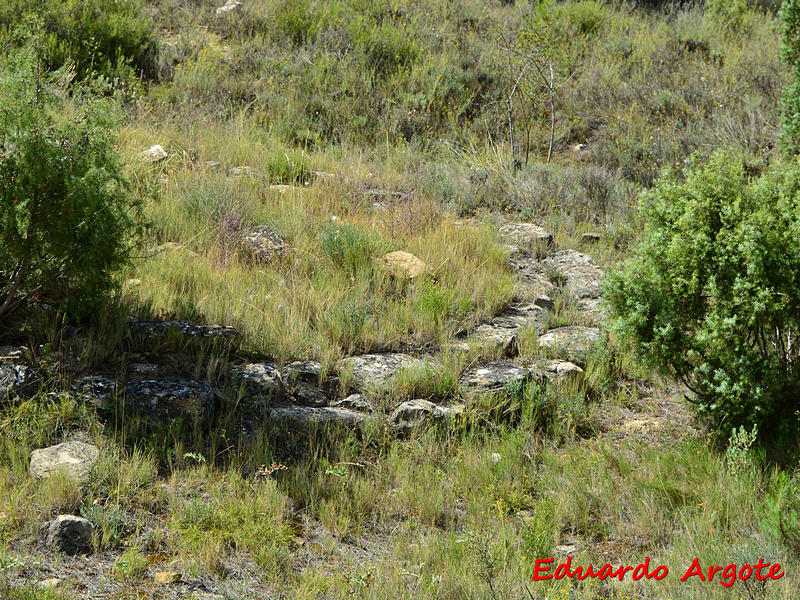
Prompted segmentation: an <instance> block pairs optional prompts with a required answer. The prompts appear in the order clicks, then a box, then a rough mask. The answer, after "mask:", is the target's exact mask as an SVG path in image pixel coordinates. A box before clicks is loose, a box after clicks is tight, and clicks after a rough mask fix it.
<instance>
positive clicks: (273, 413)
mask: <svg viewBox="0 0 800 600" xmlns="http://www.w3.org/2000/svg"><path fill="white" fill-rule="evenodd" d="M267 415H268V416H269V417H270V418H271V419H274V420H276V421H284V422H289V423H291V424H293V425H300V426H307V425H326V424H335V425H345V426H349V427H353V426H356V425H358V424H360V423H361V422H362V421H364V419H366V418H367V416H366V415H365V414H363V413H358V412H355V411H352V410H348V409H346V408H341V407H336V406H322V407H310V406H274V407H271V408H269V409H267Z"/></svg>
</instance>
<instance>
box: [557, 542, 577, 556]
mask: <svg viewBox="0 0 800 600" xmlns="http://www.w3.org/2000/svg"><path fill="white" fill-rule="evenodd" d="M577 550H578V546H576V545H575V544H561V545H560V546H556V547H555V552H556V554H559V555H563V556H569V555H570V554H574V553H575V552H576V551H577Z"/></svg>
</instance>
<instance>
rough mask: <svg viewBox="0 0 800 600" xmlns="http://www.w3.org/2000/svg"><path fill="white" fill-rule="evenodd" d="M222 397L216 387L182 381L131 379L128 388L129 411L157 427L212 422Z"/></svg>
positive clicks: (169, 378) (175, 379)
mask: <svg viewBox="0 0 800 600" xmlns="http://www.w3.org/2000/svg"><path fill="white" fill-rule="evenodd" d="M220 396H221V394H220V391H219V389H218V388H216V387H214V386H212V385H208V384H206V383H203V382H200V381H195V380H193V379H180V378H178V377H162V378H160V379H131V380H130V381H128V383H127V385H126V386H125V406H126V408H129V409H131V410H133V411H135V412H137V413H139V414H140V415H142V416H143V417H145V418H146V419H148V420H150V421H151V422H154V423H163V421H164V419H172V418H176V417H188V418H195V419H205V418H208V417H210V416H211V415H212V414H213V412H214V410H215V409H216V403H217V401H218V400H219V399H220Z"/></svg>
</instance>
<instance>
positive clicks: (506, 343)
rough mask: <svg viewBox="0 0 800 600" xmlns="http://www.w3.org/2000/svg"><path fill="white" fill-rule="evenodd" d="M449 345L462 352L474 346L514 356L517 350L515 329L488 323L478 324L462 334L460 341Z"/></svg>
mask: <svg viewBox="0 0 800 600" xmlns="http://www.w3.org/2000/svg"><path fill="white" fill-rule="evenodd" d="M450 347H451V348H452V349H453V350H461V351H463V352H468V351H470V350H472V349H475V348H483V349H490V350H497V351H498V352H499V353H500V354H501V355H502V356H515V355H516V354H517V353H518V351H519V349H518V347H517V331H516V329H509V328H507V327H498V326H496V325H490V324H488V323H484V324H483V325H480V326H479V327H478V328H477V329H475V330H474V331H472V332H471V333H470V334H469V335H466V336H464V337H463V339H462V341H458V342H455V343H453V344H452V345H451V346H450Z"/></svg>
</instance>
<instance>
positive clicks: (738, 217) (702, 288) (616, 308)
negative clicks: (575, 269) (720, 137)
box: [606, 152, 800, 442]
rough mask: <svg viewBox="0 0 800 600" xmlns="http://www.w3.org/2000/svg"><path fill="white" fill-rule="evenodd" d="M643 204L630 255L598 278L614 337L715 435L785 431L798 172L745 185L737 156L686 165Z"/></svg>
mask: <svg viewBox="0 0 800 600" xmlns="http://www.w3.org/2000/svg"><path fill="white" fill-rule="evenodd" d="M684 175H685V179H682V178H680V177H678V176H677V175H676V174H674V173H670V174H667V175H666V176H665V177H664V178H663V179H662V180H661V181H660V182H659V183H658V184H657V185H656V187H655V188H654V189H653V190H652V192H650V193H649V194H647V195H646V196H645V199H644V202H643V203H642V215H643V217H644V220H645V230H644V232H643V238H642V241H641V243H640V244H639V246H638V247H637V248H636V250H635V252H634V256H633V258H631V259H630V260H628V261H627V262H625V263H624V264H623V266H622V267H621V268H620V269H618V270H617V271H615V272H614V273H612V274H611V275H610V276H609V277H608V279H607V285H606V290H607V297H608V301H609V304H610V308H611V311H612V313H613V314H614V315H615V317H616V320H615V328H616V329H617V330H618V331H619V332H620V333H621V334H623V335H624V336H625V337H626V338H627V339H629V340H631V341H632V342H633V346H634V347H635V349H636V350H638V352H639V354H640V355H641V357H643V358H644V359H645V361H646V363H647V364H648V365H649V366H652V367H655V368H657V369H660V370H661V371H664V372H667V373H669V374H672V375H675V376H677V377H678V378H679V379H680V380H682V381H683V382H684V383H685V384H686V385H687V386H688V387H689V389H690V390H691V391H692V393H693V398H694V399H695V400H696V401H697V402H698V404H699V407H700V413H701V415H704V416H705V417H707V418H708V419H709V420H710V422H711V423H712V425H714V426H715V427H716V428H717V429H718V432H719V434H720V436H721V437H722V439H727V438H728V436H729V435H730V434H731V433H732V432H733V430H734V428H736V427H739V426H742V425H744V426H745V427H747V428H750V427H752V426H754V425H757V426H758V430H759V432H760V433H761V434H762V437H763V439H764V440H765V441H767V440H768V441H775V442H777V441H781V440H783V441H785V440H788V439H790V438H791V437H792V436H794V435H795V434H796V431H797V423H798V421H797V418H796V415H795V412H796V410H797V409H798V402H799V400H798V397H797V393H796V390H797V385H798V381H800V360H798V359H799V358H800V355H799V354H798V345H797V333H798V329H799V328H800V297H798V295H797V286H798V281H799V280H800V247H799V246H798V244H797V235H798V232H800V170H798V168H797V167H796V166H794V165H787V166H783V167H776V168H773V169H772V170H771V171H770V172H768V173H766V174H765V175H762V176H760V177H752V176H750V175H748V172H747V170H746V168H745V165H744V164H743V161H742V159H741V158H740V157H737V156H734V155H732V154H730V153H726V152H718V153H716V154H715V155H714V156H713V157H712V158H711V159H710V161H709V162H708V163H706V164H699V162H698V161H697V160H695V161H693V164H691V165H690V167H689V168H688V169H687V171H686V172H685V174H684Z"/></svg>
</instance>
